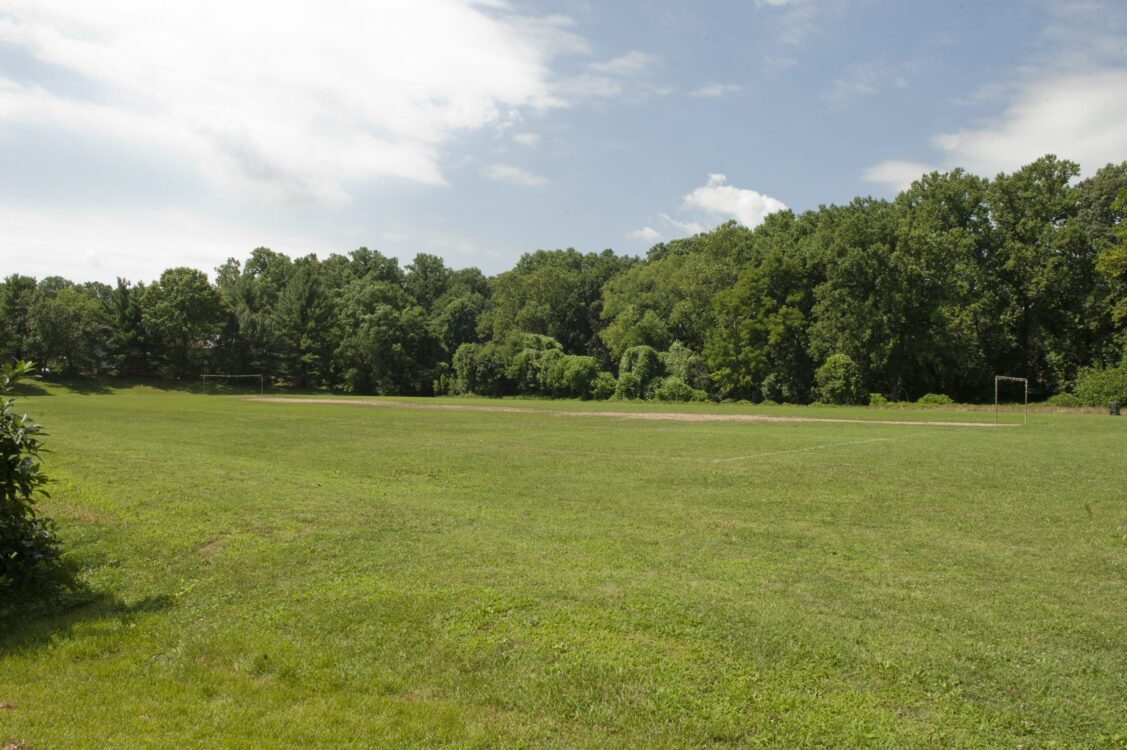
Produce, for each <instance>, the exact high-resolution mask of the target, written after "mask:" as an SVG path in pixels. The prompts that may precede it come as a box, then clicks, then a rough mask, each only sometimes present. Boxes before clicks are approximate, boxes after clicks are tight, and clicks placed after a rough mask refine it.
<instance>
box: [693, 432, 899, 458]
mask: <svg viewBox="0 0 1127 750" xmlns="http://www.w3.org/2000/svg"><path fill="white" fill-rule="evenodd" d="M903 439H904V438H903V437H897V438H890V437H889V438H871V439H869V440H849V441H846V442H842V443H826V444H824V445H808V446H806V447H805V448H790V449H788V450H785V451H765V452H763V453H750V454H748V455H746V456H731V457H730V458H714V459H712V463H714V464H722V463H727V462H729V461H750V460H751V459H753V458H765V457H767V456H784V455H786V454H788V453H807V452H809V451H820V450H825V449H827V448H844V447H846V446H850V445H864V444H866V443H887V442H888V441H890V440H903Z"/></svg>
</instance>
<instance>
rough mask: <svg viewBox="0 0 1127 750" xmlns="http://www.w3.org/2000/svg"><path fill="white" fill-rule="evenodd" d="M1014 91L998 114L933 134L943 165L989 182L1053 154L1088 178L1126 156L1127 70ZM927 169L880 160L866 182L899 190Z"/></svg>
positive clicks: (1036, 82)
mask: <svg viewBox="0 0 1127 750" xmlns="http://www.w3.org/2000/svg"><path fill="white" fill-rule="evenodd" d="M1013 91H1014V94H1013V96H1012V99H1011V100H1010V102H1009V103H1008V104H1007V105H1006V106H1005V108H1004V109H1003V111H1002V112H1001V113H999V114H998V115H997V116H995V117H993V118H990V119H988V120H986V121H984V122H982V123H981V124H979V125H977V126H974V127H967V128H963V129H961V130H956V131H954V132H950V133H939V134H936V135H935V136H933V137H932V139H931V145H932V146H933V147H934V148H935V149H936V150H937V151H939V152H940V153H941V154H942V157H941V159H940V161H941V162H942V167H941V168H943V169H954V168H955V167H962V168H964V169H966V170H967V171H969V172H972V173H974V174H979V175H984V176H987V177H993V176H994V175H995V174H997V173H999V172H1010V171H1013V170H1015V169H1018V168H1020V167H1022V166H1024V165H1026V164H1028V163H1030V162H1032V161H1033V160H1035V159H1038V158H1040V157H1041V156H1044V155H1045V154H1056V155H1057V156H1060V157H1062V158H1066V159H1071V160H1072V161H1075V162H1077V163H1079V164H1080V167H1081V170H1082V172H1083V174H1091V173H1093V172H1095V171H1096V170H1097V169H1099V168H1100V167H1102V166H1104V165H1105V164H1108V163H1109V162H1120V161H1122V160H1123V159H1124V158H1125V157H1127V97H1125V96H1124V95H1123V93H1124V92H1127V69H1105V70H1101V71H1097V72H1093V73H1073V74H1066V75H1059V76H1055V77H1037V78H1031V79H1029V80H1026V81H1024V82H1021V83H1019V84H1017V85H1016V86H1015V87H1014V88H1013ZM932 168H933V167H930V166H928V165H926V164H919V163H914V162H906V161H885V162H881V163H879V164H874V165H873V166H871V167H869V168H868V169H866V170H865V173H864V178H865V179H866V180H869V181H872V182H880V183H884V184H886V185H889V186H890V187H892V188H894V189H897V190H899V189H902V188H903V187H905V186H906V184H907V183H910V182H911V180H912V179H915V178H917V177H919V176H920V174H921V173H922V172H923V171H930V170H931V169H932ZM913 172H914V176H912V173H913ZM909 176H911V179H908V178H909Z"/></svg>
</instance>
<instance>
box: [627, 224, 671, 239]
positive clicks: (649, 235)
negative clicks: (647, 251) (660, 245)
mask: <svg viewBox="0 0 1127 750" xmlns="http://www.w3.org/2000/svg"><path fill="white" fill-rule="evenodd" d="M626 236H627V237H629V238H630V239H634V240H643V241H645V242H649V243H654V242H661V241H662V240H663V239H665V237H664V236H662V234H661V232H659V231H657V230H656V229H654V228H653V227H649V226H646V227H642V228H641V229H635V230H634V231H633V232H630V233H629V234H628V235H626Z"/></svg>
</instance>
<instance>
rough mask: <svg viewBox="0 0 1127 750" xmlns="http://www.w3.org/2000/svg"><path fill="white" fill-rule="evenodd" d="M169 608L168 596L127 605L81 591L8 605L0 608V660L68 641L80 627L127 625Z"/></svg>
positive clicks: (116, 598)
mask: <svg viewBox="0 0 1127 750" xmlns="http://www.w3.org/2000/svg"><path fill="white" fill-rule="evenodd" d="M172 605H173V598H172V597H171V596H168V595H167V594H160V595H157V596H147V597H145V598H144V599H141V600H139V601H136V602H133V603H132V604H128V603H126V602H125V601H124V600H122V599H120V598H118V597H116V596H112V595H109V594H105V593H91V592H88V591H81V590H79V591H73V592H67V593H64V594H55V595H52V596H50V597H48V598H46V599H38V600H32V601H25V602H22V603H7V604H5V605H3V606H5V607H7V608H8V610H9V611H8V613H7V614H5V613H4V611H3V610H2V609H0V657H2V656H7V655H9V654H15V653H19V652H21V651H31V650H34V649H37V648H40V647H42V646H46V645H47V644H49V643H51V642H53V641H56V640H58V639H60V638H61V639H66V638H70V637H72V636H74V634H75V631H76V629H77V628H78V627H79V626H82V625H88V624H90V623H99V622H107V623H108V622H112V621H115V620H117V621H120V622H128V621H129V620H130V619H132V618H134V617H137V616H139V615H144V614H150V613H155V612H163V611H164V610H167V609H169V608H171V607H172Z"/></svg>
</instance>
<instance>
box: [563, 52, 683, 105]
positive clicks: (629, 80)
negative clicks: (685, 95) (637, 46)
mask: <svg viewBox="0 0 1127 750" xmlns="http://www.w3.org/2000/svg"><path fill="white" fill-rule="evenodd" d="M657 63H658V59H657V57H655V56H654V55H651V54H649V53H646V52H640V51H638V50H631V51H630V52H627V53H626V54H625V55H621V56H619V57H616V58H613V59H611V60H607V61H605V62H594V63H588V64H587V66H586V67H585V68H584V70H583V72H582V73H579V74H577V75H574V76H569V77H565V78H562V79H561V80H559V81H558V82H557V84H556V89H555V90H556V91H557V92H558V93H559V94H560V95H561V96H563V97H564V98H566V99H572V98H581V99H621V98H628V99H632V100H638V99H644V98H646V97H647V96H649V95H651V94H658V95H661V94H668V93H670V91H671V89H669V88H667V87H663V86H659V85H656V84H654V83H653V82H652V81H651V80H650V74H651V73H652V72H653V70H654V68H655V67H656V66H657Z"/></svg>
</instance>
